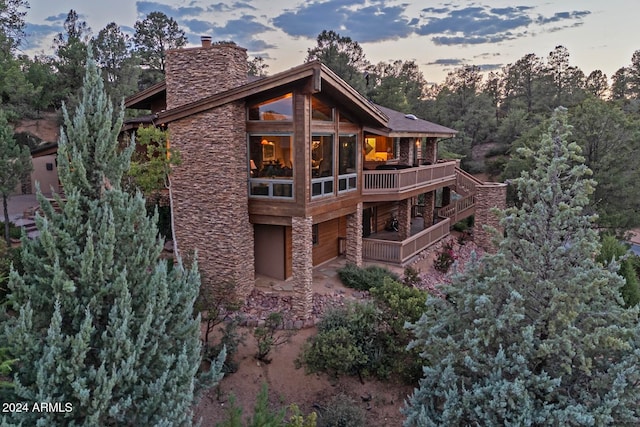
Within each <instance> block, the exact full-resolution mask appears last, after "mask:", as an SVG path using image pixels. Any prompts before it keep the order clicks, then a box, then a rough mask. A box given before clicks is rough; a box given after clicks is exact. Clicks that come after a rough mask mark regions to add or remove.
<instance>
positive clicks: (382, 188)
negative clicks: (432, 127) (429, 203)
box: [362, 161, 456, 195]
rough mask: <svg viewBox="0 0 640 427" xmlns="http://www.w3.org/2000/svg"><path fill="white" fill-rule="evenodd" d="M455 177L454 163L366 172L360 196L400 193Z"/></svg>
mask: <svg viewBox="0 0 640 427" xmlns="http://www.w3.org/2000/svg"><path fill="white" fill-rule="evenodd" d="M455 175H456V162H455V161H451V162H443V163H437V164H435V165H428V166H417V167H413V168H408V169H400V170H372V171H371V170H367V171H364V172H363V176H364V188H363V189H362V194H363V195H367V194H390V193H401V192H403V191H408V190H412V189H414V188H419V187H421V186H425V185H428V184H431V183H434V182H437V181H445V180H449V179H451V180H453V179H455Z"/></svg>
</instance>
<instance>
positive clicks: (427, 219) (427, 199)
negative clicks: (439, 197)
mask: <svg viewBox="0 0 640 427" xmlns="http://www.w3.org/2000/svg"><path fill="white" fill-rule="evenodd" d="M435 201H436V193H435V191H429V192H428V193H424V212H423V214H422V218H423V219H424V228H429V227H431V226H432V225H433V211H434V209H435Z"/></svg>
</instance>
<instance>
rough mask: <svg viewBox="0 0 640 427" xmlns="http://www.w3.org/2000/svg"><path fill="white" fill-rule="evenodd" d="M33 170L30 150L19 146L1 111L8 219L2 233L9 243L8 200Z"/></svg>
mask: <svg viewBox="0 0 640 427" xmlns="http://www.w3.org/2000/svg"><path fill="white" fill-rule="evenodd" d="M32 170H33V167H32V165H31V153H29V148H28V147H26V146H20V145H18V143H17V142H16V140H15V138H14V137H13V129H12V128H11V126H10V125H9V123H7V119H6V116H5V114H4V112H3V111H0V196H1V197H2V212H3V217H4V218H5V219H6V220H5V221H4V227H3V230H2V233H3V237H4V239H5V240H6V241H7V243H8V242H9V212H8V207H7V199H8V198H9V195H11V194H12V193H13V192H14V191H15V190H16V187H17V186H18V184H20V182H22V180H23V179H24V178H25V177H28V176H29V173H31V171H32Z"/></svg>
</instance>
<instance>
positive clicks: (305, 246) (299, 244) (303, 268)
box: [291, 217, 313, 319]
mask: <svg viewBox="0 0 640 427" xmlns="http://www.w3.org/2000/svg"><path fill="white" fill-rule="evenodd" d="M291 234H292V242H291V251H292V252H293V261H292V262H293V265H292V270H293V271H292V273H293V283H294V289H293V293H294V296H293V302H292V304H293V307H292V309H293V312H294V315H295V316H296V317H298V318H300V319H306V318H308V317H310V316H311V309H312V307H313V290H312V284H313V243H312V242H313V218H312V217H293V218H291Z"/></svg>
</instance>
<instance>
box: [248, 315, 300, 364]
mask: <svg viewBox="0 0 640 427" xmlns="http://www.w3.org/2000/svg"><path fill="white" fill-rule="evenodd" d="M282 323H283V319H282V313H280V312H275V313H270V314H269V316H268V317H267V319H266V320H265V323H264V326H258V327H257V328H255V329H254V330H253V336H254V337H255V339H256V343H257V344H258V351H257V352H256V355H255V357H256V359H258V360H260V361H262V362H265V363H271V359H269V358H267V356H268V355H269V353H271V350H272V349H273V348H274V347H277V346H280V345H282V344H285V343H287V342H289V338H290V337H291V332H290V331H287V332H285V331H282ZM278 330H280V332H278Z"/></svg>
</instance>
